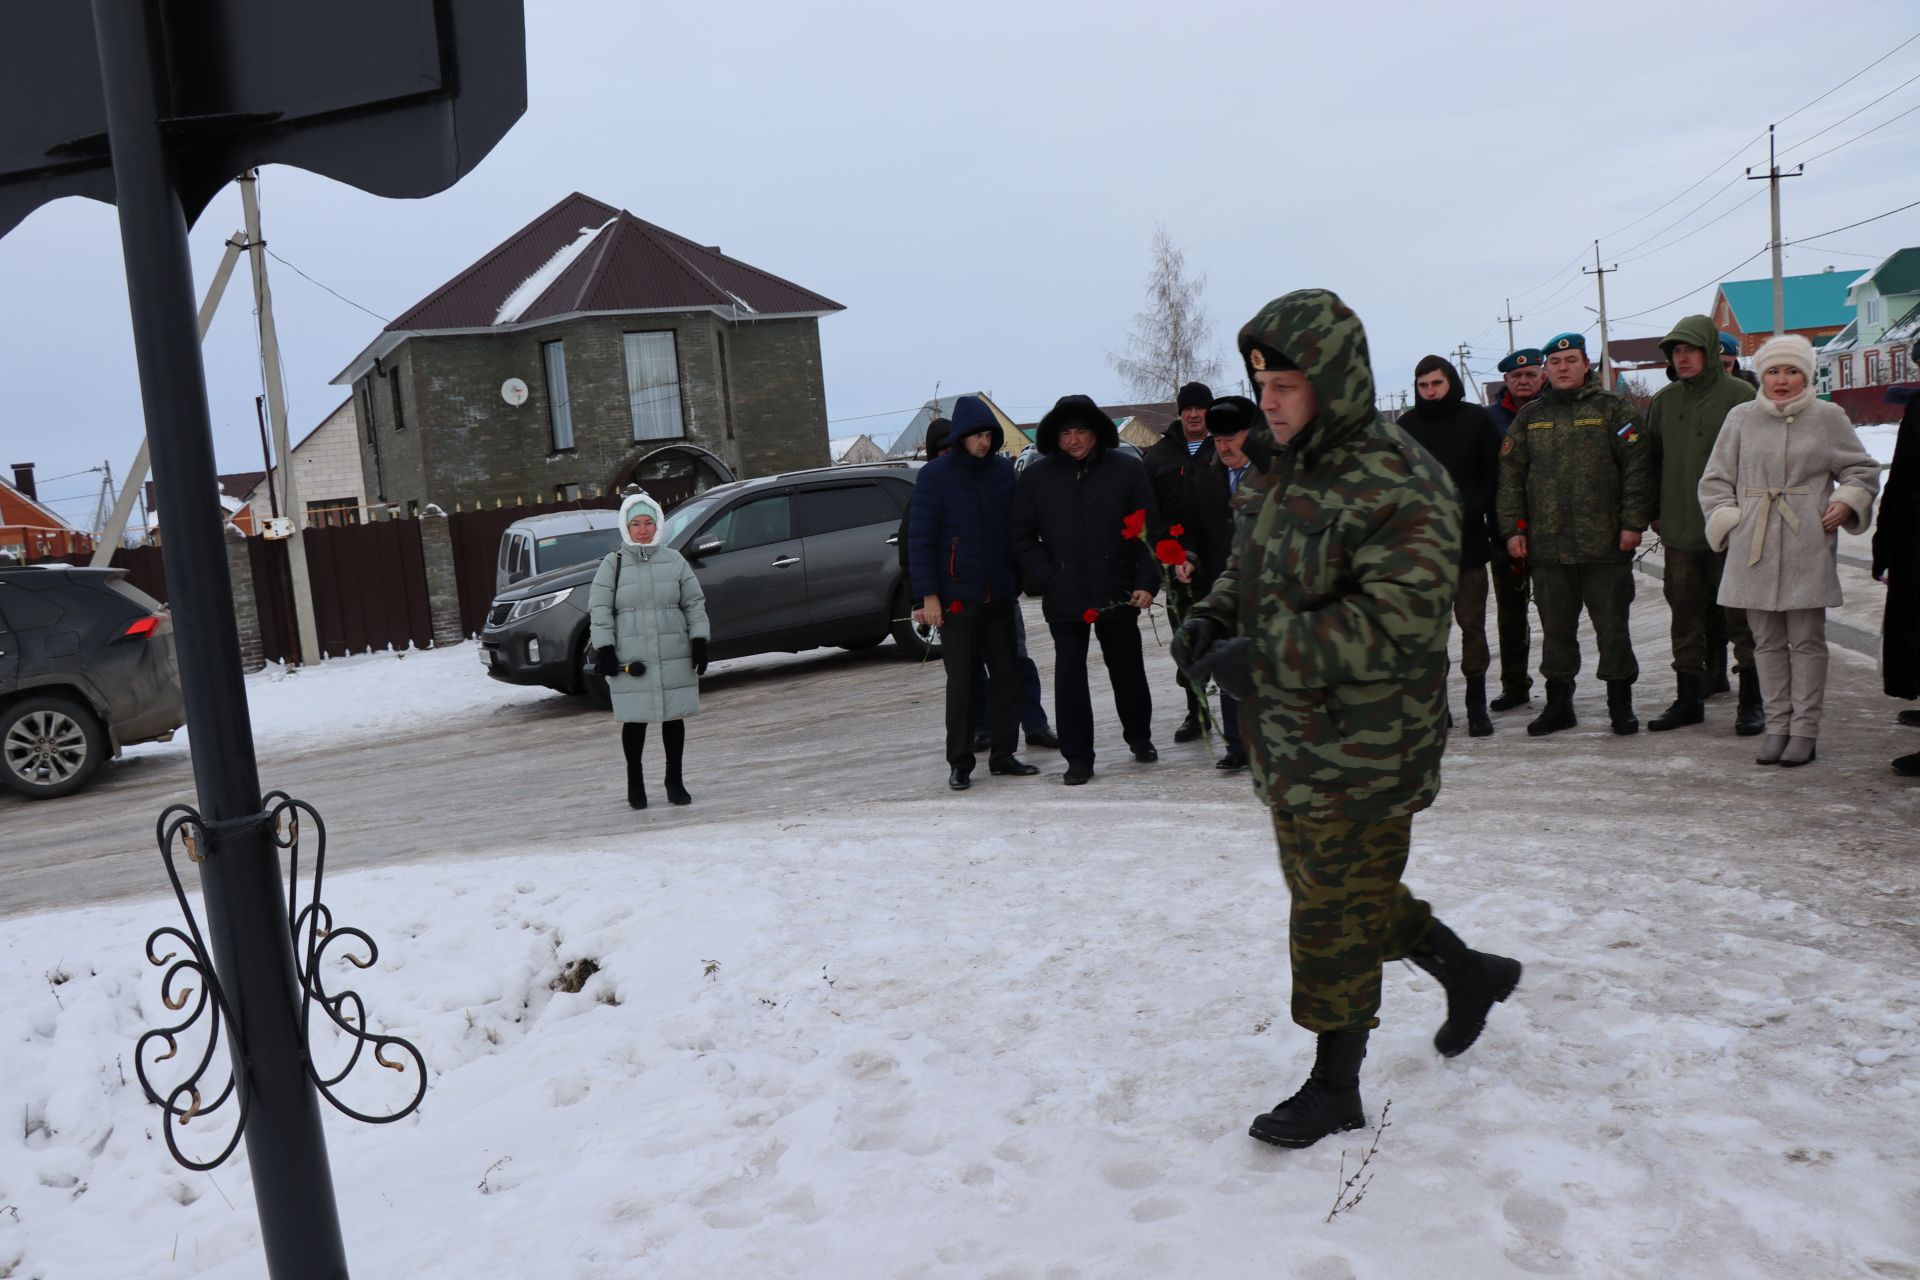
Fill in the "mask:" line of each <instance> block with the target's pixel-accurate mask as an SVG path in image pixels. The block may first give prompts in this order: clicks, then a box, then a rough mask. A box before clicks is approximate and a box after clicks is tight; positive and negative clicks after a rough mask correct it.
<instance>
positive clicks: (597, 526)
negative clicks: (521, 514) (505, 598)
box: [493, 509, 620, 594]
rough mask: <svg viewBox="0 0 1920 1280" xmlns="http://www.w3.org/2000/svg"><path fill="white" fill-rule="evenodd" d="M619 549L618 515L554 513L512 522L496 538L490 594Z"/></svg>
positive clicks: (603, 512) (599, 512)
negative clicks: (496, 555)
mask: <svg viewBox="0 0 1920 1280" xmlns="http://www.w3.org/2000/svg"><path fill="white" fill-rule="evenodd" d="M619 545H620V513H619V512H618V511H611V510H603V509H591V510H581V511H554V512H550V513H549V514H547V515H543V516H528V517H527V518H526V519H524V520H515V521H514V522H513V523H512V524H510V525H508V526H507V528H506V531H505V532H504V533H502V534H501V535H500V560H499V565H498V567H497V568H496V569H495V571H494V575H493V589H494V592H495V593H496V594H498V593H499V592H502V591H505V590H506V589H507V588H508V587H511V586H513V585H514V584H515V583H519V582H525V581H526V580H527V579H528V578H531V577H534V576H536V575H538V574H542V573H551V572H552V571H553V570H555V569H565V568H568V567H569V566H572V565H576V564H585V563H586V562H587V561H589V560H598V559H600V557H602V556H604V555H606V554H607V552H609V551H611V550H613V549H614V548H615V547H617V546H619Z"/></svg>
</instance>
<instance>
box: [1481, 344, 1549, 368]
mask: <svg viewBox="0 0 1920 1280" xmlns="http://www.w3.org/2000/svg"><path fill="white" fill-rule="evenodd" d="M1545 359H1546V357H1545V356H1543V355H1541V354H1540V352H1539V349H1538V348H1535V347H1522V348H1520V350H1518V351H1509V352H1507V355H1506V358H1505V359H1503V360H1502V361H1501V362H1500V363H1499V364H1497V365H1495V366H1494V367H1495V368H1496V369H1498V370H1499V371H1500V372H1501V373H1512V372H1513V371H1514V370H1515V369H1537V368H1539V367H1540V365H1541V364H1542V362H1544V361H1545Z"/></svg>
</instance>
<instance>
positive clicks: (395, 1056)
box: [134, 791, 427, 1171]
mask: <svg viewBox="0 0 1920 1280" xmlns="http://www.w3.org/2000/svg"><path fill="white" fill-rule="evenodd" d="M265 803H266V806H267V807H266V811H265V812H264V813H261V814H258V815H256V816H255V817H253V818H250V819H246V820H244V821H243V822H241V823H233V824H224V825H223V826H222V830H223V831H224V830H225V829H226V827H227V826H234V827H238V826H245V825H251V824H260V825H265V826H266V827H267V828H268V831H269V833H270V838H271V841H272V847H273V848H275V849H277V850H283V851H285V852H286V854H287V857H288V869H287V932H288V939H289V941H290V943H291V945H292V949H293V959H294V973H295V978H296V980H297V982H298V984H299V987H300V994H299V1000H300V1010H299V1014H300V1017H299V1026H300V1038H301V1050H302V1052H301V1059H302V1061H303V1063H304V1064H305V1067H306V1071H307V1076H308V1078H309V1079H311V1080H312V1081H313V1085H314V1087H315V1088H316V1089H317V1090H319V1092H320V1095H321V1096H322V1097H324V1098H325V1099H326V1100H327V1101H328V1102H329V1103H331V1104H332V1105H333V1106H334V1108H335V1109H337V1110H338V1111H340V1112H341V1113H342V1114H345V1115H348V1116H351V1117H353V1118H354V1119H356V1120H360V1121H364V1122H365V1123H368V1124H389V1123H391V1122H393V1121H395V1120H399V1119H402V1118H404V1117H406V1116H408V1115H411V1114H412V1113H413V1111H414V1110H415V1109H416V1108H418V1107H419V1105H420V1102H421V1099H422V1098H424V1097H425V1096H426V1091H427V1064H426V1059H425V1058H424V1057H422V1055H421V1053H420V1050H419V1049H417V1048H415V1047H414V1045H413V1044H412V1043H411V1042H409V1041H407V1040H405V1039H403V1038H402V1037H400V1036H393V1035H383V1034H376V1033H373V1032H370V1031H368V1030H367V1007H366V1000H365V998H364V997H362V996H361V995H360V993H359V992H358V991H355V990H352V989H351V988H348V989H345V990H341V991H338V992H335V991H331V990H329V988H328V986H327V982H326V977H325V973H324V965H325V963H326V961H327V960H328V958H329V956H330V955H332V956H337V957H339V958H340V959H344V960H345V961H346V962H347V963H348V964H350V965H352V966H354V967H355V968H359V969H368V968H371V967H373V965H374V964H375V963H376V962H377V961H378V960H379V957H380V949H379V947H378V946H377V945H376V944H375V943H374V941H373V938H372V937H371V936H370V935H368V934H367V932H366V931H365V930H363V929H358V928H354V927H351V926H341V925H336V924H335V923H334V920H333V912H332V911H331V910H330V909H329V908H328V907H327V905H326V904H325V903H324V902H322V901H321V898H320V891H321V882H322V880H323V878H324V877H325V874H326V857H327V829H326V823H325V822H323V821H322V820H321V818H320V814H319V812H318V811H316V810H315V809H314V808H313V806H312V805H309V804H307V803H306V802H304V801H301V800H295V799H294V798H293V797H291V796H289V795H287V794H286V793H285V792H280V791H275V792H271V793H269V794H268V795H267V797H266V799H265ZM303 827H304V828H310V829H311V830H312V832H313V845H312V848H313V876H312V885H311V888H310V890H309V892H308V895H307V900H306V901H305V902H304V903H302V902H301V900H300V854H301V845H302V838H303ZM155 830H156V835H157V838H158V840H159V843H160V856H161V859H162V861H163V862H164V863H165V865H166V868H167V878H168V880H169V881H170V882H171V883H172V885H173V896H174V901H175V902H176V903H178V904H179V907H180V913H181V915H182V916H184V917H185V919H186V928H185V929H184V930H183V929H181V928H179V927H178V926H175V925H164V926H162V927H160V928H158V929H155V930H154V931H153V932H152V933H151V934H149V935H147V946H146V952H147V960H148V962H149V963H151V964H153V965H154V966H155V967H157V968H162V969H164V970H165V973H164V974H163V975H162V977H161V980H160V1001H161V1003H162V1004H163V1005H165V1006H166V1008H167V1009H168V1010H169V1011H170V1012H173V1013H179V1012H180V1011H181V1010H183V1009H184V1010H186V1011H187V1012H186V1016H185V1017H184V1018H182V1019H181V1020H180V1021H178V1022H175V1023H170V1024H168V1025H167V1026H163V1027H155V1028H153V1029H151V1030H149V1031H147V1032H145V1033H144V1034H142V1035H141V1037H140V1039H139V1041H138V1042H137V1044H136V1045H135V1049H134V1072H135V1074H136V1075H137V1076H138V1077H139V1079H140V1086H141V1088H142V1089H144V1090H145V1091H146V1095H147V1098H148V1100H149V1101H151V1102H152V1103H153V1104H154V1105H155V1106H157V1107H159V1108H160V1109H161V1110H162V1111H163V1112H165V1114H166V1119H167V1121H168V1122H169V1123H166V1124H164V1125H163V1126H162V1128H163V1130H164V1132H165V1137H166V1143H167V1150H168V1151H169V1152H171V1153H172V1155H173V1158H174V1159H175V1160H177V1161H178V1162H179V1163H180V1164H182V1165H184V1166H185V1167H187V1168H189V1169H194V1170H199V1171H205V1170H209V1169H213V1168H215V1167H217V1166H218V1165H220V1164H221V1163H223V1162H224V1161H225V1160H226V1159H227V1157H228V1156H230V1155H232V1154H233V1152H234V1150H235V1148H237V1147H238V1146H239V1144H240V1139H241V1137H242V1136H243V1135H244V1133H245V1131H246V1125H247V1112H248V1105H249V1089H248V1084H247V1079H246V1075H247V1071H246V1070H241V1071H238V1072H236V1071H235V1070H234V1069H233V1066H232V1064H233V1062H234V1061H235V1060H236V1059H237V1060H239V1061H241V1062H243V1063H244V1062H248V1061H249V1059H248V1055H247V1051H246V1050H247V1040H246V1028H245V1027H244V1026H243V1025H242V1024H241V1022H240V1020H239V1018H238V1017H237V1016H236V1015H235V1012H234V1008H233V1005H232V1003H231V1002H230V1001H229V1000H228V997H227V994H226V992H225V991H224V989H223V988H222V986H221V984H220V978H219V974H218V973H217V972H216V971H215V968H214V964H213V958H212V952H211V951H210V950H209V948H208V946H207V943H206V938H205V936H204V935H203V934H202V932H201V929H200V923H199V920H198V919H197V918H196V917H195V915H194V912H193V906H192V904H191V903H190V902H189V901H188V899H187V893H186V888H185V886H184V885H183V884H182V883H181V879H180V870H179V866H178V864H177V862H176V860H175V859H176V853H177V852H184V853H185V854H186V855H187V858H188V859H189V860H190V861H193V862H202V861H204V860H205V859H206V858H207V857H208V856H209V854H210V853H212V852H213V851H214V850H213V846H212V844H211V843H210V840H209V831H208V824H207V823H205V822H204V821H203V820H202V819H201V817H200V815H199V814H198V813H197V812H195V811H194V810H193V809H191V808H189V807H188V806H186V805H172V806H170V807H169V808H167V809H166V810H165V811H164V812H163V813H162V814H161V815H160V820H159V822H158V823H157V824H156V828H155ZM163 942H165V943H168V944H173V945H172V948H171V949H169V950H167V951H165V952H164V954H163V953H162V952H161V950H160V947H161V944H162V943H163ZM189 984H191V985H189ZM316 1008H317V1009H318V1010H319V1011H320V1012H321V1014H323V1015H324V1018H325V1021H324V1022H322V1023H320V1024H319V1025H320V1026H321V1027H325V1026H327V1025H331V1026H332V1027H333V1029H334V1030H336V1031H337V1032H339V1033H340V1034H342V1035H344V1036H345V1037H346V1038H347V1039H348V1041H349V1042H350V1043H351V1045H352V1048H351V1051H350V1052H349V1053H348V1055H347V1059H346V1062H345V1064H344V1065H342V1066H341V1067H340V1068H339V1069H338V1070H337V1071H332V1072H323V1071H322V1070H321V1068H320V1066H319V1064H318V1062H317V1060H316V1056H315V1053H314V1042H313V1033H314V1030H315V1019H314V1010H315V1009H316ZM203 1019H204V1023H203V1021H202V1020H203ZM202 1025H204V1028H205V1031H206V1040H205V1044H204V1046H203V1047H202V1048H201V1049H200V1052H199V1053H198V1055H197V1057H195V1058H194V1059H192V1060H191V1062H190V1063H189V1064H188V1065H190V1066H191V1070H189V1071H187V1073H186V1074H185V1075H184V1076H183V1077H181V1078H180V1079H179V1080H178V1082H177V1083H174V1084H172V1085H171V1086H168V1087H164V1088H163V1087H162V1086H159V1085H156V1084H155V1083H154V1079H153V1077H152V1076H150V1074H149V1067H150V1066H151V1067H158V1066H159V1065H160V1064H161V1063H164V1062H168V1061H170V1060H172V1059H174V1058H176V1057H178V1056H179V1055H180V1052H181V1044H182V1039H183V1037H188V1036H189V1035H190V1033H192V1032H193V1031H194V1029H195V1028H196V1027H199V1026H202ZM223 1027H224V1030H225V1034H226V1035H228V1036H230V1037H231V1038H232V1046H237V1048H238V1053H235V1052H233V1048H232V1047H230V1048H229V1050H228V1052H227V1053H226V1054H225V1055H224V1056H225V1058H226V1060H227V1078H226V1081H225V1084H224V1086H223V1087H222V1088H221V1089H220V1090H219V1093H218V1094H217V1095H216V1096H215V1097H214V1098H213V1100H212V1101H211V1102H209V1101H207V1100H206V1095H207V1093H208V1092H210V1090H209V1089H208V1088H207V1087H206V1082H207V1081H208V1080H209V1079H210V1078H211V1077H210V1072H212V1071H214V1069H215V1068H214V1058H215V1056H216V1055H217V1054H219V1051H220V1048H221V1044H220V1039H221V1034H222V1029H223ZM161 1044H164V1045H165V1046H166V1052H164V1053H158V1054H153V1055H152V1056H151V1057H150V1056H149V1055H150V1053H151V1051H152V1050H154V1049H156V1048H157V1047H158V1046H159V1045H161ZM369 1049H371V1050H372V1058H373V1061H374V1062H375V1063H377V1064H378V1065H379V1066H381V1067H384V1068H386V1069H388V1070H391V1071H397V1072H400V1073H402V1074H403V1075H404V1074H405V1073H406V1072H407V1071H408V1070H409V1069H411V1070H412V1072H413V1075H414V1079H413V1091H412V1094H411V1096H410V1097H409V1098H408V1099H407V1100H406V1101H405V1103H404V1105H402V1106H400V1107H398V1108H397V1109H395V1110H393V1111H391V1112H390V1113H385V1114H380V1113H369V1112H365V1111H361V1110H359V1109H358V1108H356V1107H354V1106H351V1105H349V1104H348V1103H347V1102H345V1101H343V1100H342V1099H341V1098H340V1097H339V1095H338V1094H337V1093H335V1088H336V1086H338V1085H340V1084H341V1083H342V1082H343V1081H345V1080H346V1079H347V1078H348V1077H349V1076H351V1075H352V1074H353V1071H354V1068H355V1067H356V1066H358V1065H359V1064H360V1061H361V1058H362V1056H363V1055H365V1054H366V1053H367V1051H368V1050H369ZM408 1059H411V1068H409V1063H408ZM248 1069H249V1070H250V1069H251V1068H250V1067H249V1068H248ZM229 1102H232V1103H234V1105H235V1107H236V1110H237V1120H236V1121H235V1124H234V1127H233V1132H232V1133H231V1134H230V1135H229V1136H228V1137H227V1139H226V1142H225V1144H224V1145H223V1146H222V1147H221V1148H220V1151H219V1153H218V1154H217V1155H215V1156H214V1157H213V1158H212V1159H211V1160H196V1159H194V1158H192V1157H190V1156H188V1155H187V1154H186V1152H184V1151H182V1150H181V1148H180V1145H179V1142H178V1140H177V1139H176V1137H175V1135H174V1128H175V1124H174V1123H172V1122H175V1121H177V1123H178V1125H179V1126H181V1127H184V1126H185V1125H186V1124H187V1123H188V1122H189V1121H191V1120H194V1119H197V1118H201V1117H205V1116H211V1115H213V1114H215V1113H216V1112H219V1111H220V1110H221V1109H222V1108H223V1107H225V1106H226V1105H227V1104H228V1103H229Z"/></svg>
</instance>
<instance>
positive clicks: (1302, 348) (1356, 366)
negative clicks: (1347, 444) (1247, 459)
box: [1239, 289, 1378, 454]
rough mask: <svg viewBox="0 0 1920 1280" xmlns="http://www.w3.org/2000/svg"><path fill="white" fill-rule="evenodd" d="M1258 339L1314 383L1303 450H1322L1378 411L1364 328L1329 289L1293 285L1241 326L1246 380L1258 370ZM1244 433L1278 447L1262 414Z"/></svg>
mask: <svg viewBox="0 0 1920 1280" xmlns="http://www.w3.org/2000/svg"><path fill="white" fill-rule="evenodd" d="M1256 342H1257V343H1259V344H1261V345H1263V346H1267V347H1271V348H1273V349H1274V350H1275V351H1278V352H1280V353H1282V354H1283V355H1285V356H1286V357H1287V359H1289V360H1291V361H1293V362H1294V364H1296V365H1298V366H1299V367H1300V371H1301V372H1302V373H1304V374H1306V375H1307V381H1309V382H1311V383H1312V384H1313V394H1314V397H1315V399H1317V400H1318V401H1319V402H1320V408H1319V413H1318V416H1316V417H1315V418H1314V420H1313V424H1312V425H1311V426H1310V427H1308V428H1307V431H1306V432H1303V433H1302V436H1301V437H1300V438H1301V441H1302V447H1303V449H1304V450H1305V451H1306V452H1307V453H1309V454H1317V453H1321V452H1324V451H1325V450H1327V449H1328V448H1331V447H1332V446H1334V445H1336V444H1339V443H1340V442H1341V441H1344V440H1348V439H1351V438H1352V437H1353V436H1355V435H1357V434H1359V433H1360V432H1362V431H1364V430H1366V429H1367V427H1368V426H1369V425H1371V424H1372V422H1373V420H1374V418H1375V417H1377V416H1378V411H1377V410H1376V409H1375V408H1374V403H1373V400H1374V397H1373V365H1372V362H1371V360H1370V359H1369V357H1368V355H1367V331H1366V330H1365V329H1364V328H1362V327H1361V324H1360V317H1359V316H1356V315H1355V314H1354V313H1353V311H1352V310H1351V309H1350V308H1349V307H1348V306H1347V304H1346V303H1344V302H1342V301H1340V298H1339V295H1337V294H1335V293H1334V292H1333V291H1332V290H1330V289H1297V290H1295V291H1294V292H1292V293H1289V294H1286V295H1285V296H1283V297H1279V298H1275V299H1274V300H1273V301H1272V302H1269V303H1268V304H1267V305H1266V306H1264V307H1262V308H1260V311H1259V313H1258V314H1257V315H1255V316H1254V317H1253V319H1251V320H1249V321H1247V322H1246V324H1244V325H1242V326H1241V327H1240V341H1239V347H1240V358H1241V359H1242V360H1244V361H1246V362H1247V381H1248V382H1249V383H1252V382H1253V375H1254V373H1255V372H1256V370H1255V369H1254V366H1253V362H1252V360H1251V359H1250V358H1249V353H1250V352H1251V350H1252V348H1253V345H1254V344H1255V343H1256ZM1256 385H1257V384H1256ZM1257 394H1258V393H1257V392H1256V397H1257ZM1248 434H1249V437H1250V438H1252V439H1254V440H1256V441H1258V442H1259V443H1261V444H1262V445H1265V446H1267V447H1270V448H1272V447H1277V445H1276V443H1275V441H1274V438H1273V433H1272V431H1271V430H1269V429H1268V427H1267V425H1266V422H1265V420H1264V419H1260V420H1258V421H1256V422H1255V424H1254V428H1253V430H1252V431H1251V432H1249V433H1248Z"/></svg>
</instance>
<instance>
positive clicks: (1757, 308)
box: [1713, 267, 1866, 356]
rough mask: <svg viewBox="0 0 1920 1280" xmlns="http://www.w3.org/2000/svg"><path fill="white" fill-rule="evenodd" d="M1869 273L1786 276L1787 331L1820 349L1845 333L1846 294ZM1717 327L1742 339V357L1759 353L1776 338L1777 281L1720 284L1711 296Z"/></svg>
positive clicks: (1830, 270) (1849, 316)
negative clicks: (1837, 335)
mask: <svg viewBox="0 0 1920 1280" xmlns="http://www.w3.org/2000/svg"><path fill="white" fill-rule="evenodd" d="M1865 274H1866V272H1864V271H1835V270H1834V269H1833V268H1832V267H1828V268H1827V269H1826V270H1825V271H1819V272H1815V273H1814V274H1812V275H1805V276H1788V277H1786V278H1785V279H1784V280H1782V281H1781V282H1780V284H1781V294H1782V297H1783V301H1784V302H1785V304H1786V305H1785V307H1784V310H1785V313H1786V316H1785V319H1786V331H1787V332H1788V333H1797V334H1799V335H1800V336H1802V337H1803V338H1805V339H1806V340H1807V341H1809V342H1811V343H1812V344H1813V345H1814V346H1816V347H1818V346H1819V345H1820V344H1821V343H1823V342H1825V341H1826V340H1827V339H1828V338H1831V337H1833V335H1835V334H1836V333H1839V332H1840V331H1841V330H1842V329H1844V328H1846V327H1847V324H1848V322H1850V321H1851V320H1852V319H1853V303H1852V302H1851V301H1849V299H1848V297H1847V290H1848V289H1849V288H1850V287H1851V286H1852V284H1853V282H1854V281H1855V280H1858V279H1859V278H1860V277H1861V276H1863V275H1865ZM1713 323H1714V324H1715V325H1716V326H1718V327H1719V329H1720V331H1721V332H1722V333H1730V334H1732V335H1733V336H1734V337H1736V338H1738V339H1739V340H1740V354H1741V355H1743V356H1750V355H1752V354H1753V353H1754V352H1756V351H1758V350H1759V349H1760V344H1761V343H1763V342H1765V341H1766V340H1767V339H1768V338H1770V337H1772V336H1773V277H1771V276H1766V277H1763V278H1762V279H1759V280H1729V281H1727V282H1726V283H1725V284H1723V285H1721V286H1720V288H1719V291H1718V292H1716V293H1715V294H1714V296H1713Z"/></svg>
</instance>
